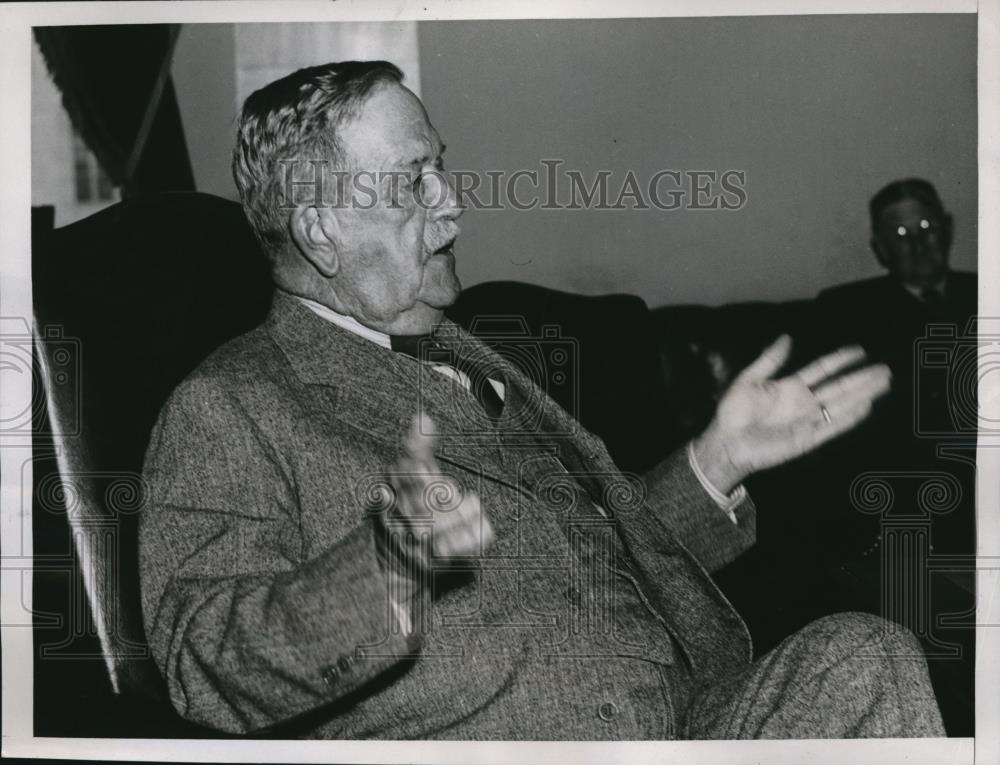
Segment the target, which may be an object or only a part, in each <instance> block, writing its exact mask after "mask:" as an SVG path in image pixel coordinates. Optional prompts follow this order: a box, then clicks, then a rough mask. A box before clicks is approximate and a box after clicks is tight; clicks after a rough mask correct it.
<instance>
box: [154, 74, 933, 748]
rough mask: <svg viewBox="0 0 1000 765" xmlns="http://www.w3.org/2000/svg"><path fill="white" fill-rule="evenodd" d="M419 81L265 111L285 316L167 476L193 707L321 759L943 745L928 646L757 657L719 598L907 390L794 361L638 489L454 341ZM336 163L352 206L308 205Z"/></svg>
mask: <svg viewBox="0 0 1000 765" xmlns="http://www.w3.org/2000/svg"><path fill="white" fill-rule="evenodd" d="M401 79H402V75H401V73H400V72H399V70H398V69H397V68H396V67H394V66H393V65H391V64H388V63H385V62H367V63H359V62H347V63H340V64H330V65H327V66H320V67H314V68H311V69H305V70H301V71H299V72H296V73H294V74H292V75H289V76H288V77H286V78H284V79H282V80H279V81H277V82H275V83H272V84H271V85H268V86H267V87H265V88H263V89H261V90H260V91H258V92H256V93H254V94H253V95H252V96H250V98H249V99H247V102H246V104H245V106H244V109H243V113H242V116H241V119H240V123H239V137H238V145H237V148H236V152H235V159H234V173H235V177H236V181H237V185H238V187H239V190H240V194H241V197H242V200H243V203H244V206H245V208H246V211H247V214H248V217H249V219H250V221H251V224H252V225H253V227H254V229H255V231H256V233H257V234H258V236H259V238H260V241H261V242H262V244H263V246H264V248H265V249H266V251H267V253H268V255H269V256H270V258H271V260H272V263H273V273H274V282H275V287H276V291H275V297H274V303H273V308H272V311H271V313H270V316H269V318H268V319H267V320H266V322H265V323H264V324H263V325H262V326H260V327H259V328H257V329H255V330H253V331H252V332H250V333H248V334H247V335H245V336H243V337H240V338H237V339H236V340H234V341H232V342H231V343H229V344H227V345H226V346H224V347H223V348H221V349H219V350H218V351H217V352H216V353H214V354H213V355H212V356H211V357H210V358H209V359H208V360H206V361H205V362H204V363H203V364H202V365H201V366H200V367H199V368H198V369H197V370H196V371H195V372H194V373H193V374H192V375H191V376H190V377H189V378H188V379H187V380H186V381H185V382H184V383H182V384H181V385H180V386H179V387H178V389H177V390H176V391H175V392H174V394H173V395H172V397H171V398H170V400H169V402H168V404H167V405H166V407H165V408H164V411H163V412H162V414H161V417H160V420H159V422H158V425H157V427H156V430H155V432H154V434H153V438H152V441H151V444H150V447H149V452H148V454H147V460H146V475H147V479H148V481H149V484H150V487H151V488H150V491H151V495H150V502H149V504H148V506H147V509H146V510H145V515H144V517H143V519H142V526H141V558H142V575H143V582H142V584H143V599H144V613H145V620H146V626H147V632H148V635H149V638H150V643H151V646H152V650H153V653H154V655H155V657H156V659H157V661H158V662H159V665H160V667H161V669H162V671H163V674H164V676H165V677H166V680H167V684H168V686H169V690H170V695H171V699H172V701H173V703H174V705H175V707H176V708H177V709H178V711H179V712H180V713H181V714H182V715H184V716H185V717H187V718H189V719H191V720H194V721H197V722H200V723H203V724H205V725H209V726H213V727H216V728H219V729H222V730H225V731H231V732H239V733H249V734H253V733H259V732H261V731H265V730H266V731H267V732H268V733H270V734H274V733H280V734H283V735H286V736H291V735H302V736H310V737H322V738H368V737H379V738H390V739H401V738H464V739H637V738H654V739H663V738H739V737H806V736H824V737H837V736H934V735H940V734H941V732H942V730H941V723H940V718H939V715H938V711H937V707H936V705H935V701H934V698H933V695H932V693H931V690H930V687H929V684H928V680H927V672H926V667H925V664H924V661H923V659H922V658H921V657H920V650H919V646H918V645H917V644H916V643H915V642H914V641H913V639H912V638H911V637H910V636H909V635H908V634H906V633H903V632H900V631H899V630H896V629H893V628H892V626H891V625H888V624H887V623H884V622H882V621H880V620H878V619H876V618H874V617H867V616H863V615H859V614H849V615H842V616H839V617H836V618H829V619H824V620H822V621H819V622H816V623H814V624H812V625H810V626H809V627H808V628H806V629H805V630H803V631H802V632H800V633H798V634H796V635H794V636H792V637H790V638H789V639H788V640H787V641H785V642H784V643H783V644H782V645H781V646H779V647H778V648H776V649H775V650H774V651H772V652H771V653H769V654H767V655H765V656H763V657H760V658H758V659H757V660H756V661H751V647H750V643H749V638H748V635H747V632H746V629H745V627H744V625H743V623H742V621H741V620H740V618H739V616H738V615H737V614H736V613H735V612H734V611H733V609H732V607H731V606H730V605H729V603H728V602H727V601H726V600H725V598H723V597H722V595H721V594H720V593H719V591H718V590H717V589H716V588H715V586H714V585H713V583H712V580H711V579H710V578H709V572H710V571H712V570H714V569H717V568H719V567H720V566H722V565H724V564H725V563H727V562H728V561H730V560H731V559H733V558H734V557H735V556H737V555H738V554H739V553H740V552H741V551H743V550H745V549H746V548H747V547H748V546H749V545H751V544H752V543H753V541H754V525H755V520H754V519H755V510H754V507H753V505H752V503H751V501H750V499H749V497H747V496H746V492H745V491H744V490H743V489H742V486H741V482H742V480H743V479H744V478H745V477H746V476H747V475H749V474H750V473H752V472H754V471H756V470H760V469H763V468H767V467H769V466H773V465H776V464H779V463H781V462H783V461H785V460H787V459H789V458H792V457H794V456H796V455H799V454H801V453H803V452H806V451H808V450H810V449H812V448H814V447H815V446H816V445H818V444H820V443H822V442H824V441H826V440H828V439H830V438H832V437H833V436H835V435H836V434H838V433H840V432H843V431H845V430H847V429H849V428H851V427H852V426H853V425H854V424H856V423H857V422H859V421H860V420H861V419H862V418H864V417H865V415H866V413H867V412H868V411H869V408H870V406H871V402H872V400H873V399H874V398H875V397H877V396H879V395H881V394H882V393H883V392H885V390H886V389H887V387H888V384H889V375H888V371H887V370H886V369H885V368H884V367H866V368H860V369H858V368H856V367H857V365H858V363H859V362H860V361H861V359H862V352H861V351H860V349H848V350H844V351H840V352H838V353H835V354H832V355H830V356H827V357H825V358H823V359H821V360H819V361H817V362H815V363H814V364H812V365H810V366H807V367H806V368H804V369H803V370H801V371H800V372H799V373H797V374H796V375H795V376H793V377H789V378H785V379H776V378H775V374H776V373H777V371H778V370H779V368H780V367H781V366H782V363H783V361H784V359H785V358H786V357H787V354H788V352H789V343H788V340H787V339H786V338H785V339H781V340H779V341H778V342H777V343H776V344H775V345H774V346H773V347H772V348H771V349H769V350H768V351H767V352H766V353H765V354H763V355H762V356H761V357H760V359H758V360H757V361H756V362H755V363H754V364H753V365H751V366H750V367H749V368H748V369H747V370H745V371H744V372H743V374H742V375H741V376H740V377H739V378H738V379H737V381H736V382H735V383H734V385H733V386H732V388H731V390H730V391H729V392H728V394H727V395H726V396H725V398H724V399H723V400H722V402H721V403H720V406H719V410H718V414H717V416H716V418H715V420H714V421H713V422H712V424H711V425H710V426H709V428H708V429H707V430H706V432H705V433H703V434H702V435H701V436H700V437H699V438H697V439H696V440H695V441H694V442H693V443H691V444H690V445H689V446H688V447H687V448H686V449H683V450H681V451H680V452H679V453H678V454H676V455H673V456H672V457H670V458H668V459H667V460H666V461H665V462H664V463H663V464H661V465H659V466H657V467H656V468H655V469H653V470H652V471H651V472H650V473H649V474H647V475H645V476H643V477H641V479H640V478H639V477H637V476H624V475H622V474H621V473H620V472H619V471H618V470H617V468H616V467H615V465H614V464H613V463H612V461H611V459H610V458H609V456H608V454H607V452H606V450H605V449H604V446H603V444H602V443H601V441H600V440H599V439H597V438H595V437H594V436H592V435H591V434H589V433H587V432H585V431H583V430H582V429H581V428H580V427H579V426H578V424H577V423H575V422H574V421H573V420H572V418H571V417H570V416H569V415H568V414H567V413H566V412H564V411H562V410H561V409H560V408H559V407H558V406H556V405H555V404H554V402H552V401H551V399H549V398H548V397H547V396H545V394H544V393H543V392H542V391H541V390H540V389H539V388H538V387H537V386H536V385H534V384H533V383H532V381H531V380H529V379H528V378H527V377H525V375H524V374H523V373H522V371H520V370H519V369H517V368H516V367H515V366H513V365H512V364H510V363H509V362H508V361H507V360H505V359H504V358H502V357H500V356H498V355H496V354H494V353H492V352H490V351H489V350H487V349H486V348H485V347H484V346H483V345H481V344H480V343H479V342H478V341H476V340H475V339H474V338H472V337H469V336H468V335H466V334H465V333H464V332H462V331H461V330H459V329H458V328H457V327H456V326H455V325H453V324H451V323H450V322H448V321H446V320H444V319H443V316H442V311H443V309H444V308H445V307H447V306H448V305H449V304H450V303H451V302H452V301H454V300H455V298H456V296H457V295H458V292H459V282H458V279H457V277H456V275H455V254H454V244H455V239H456V237H457V235H458V218H459V216H460V215H461V212H462V209H461V207H460V206H459V204H458V201H457V199H456V197H455V193H454V190H453V189H452V188H451V186H450V185H449V184H448V182H447V180H446V178H445V177H444V175H443V173H442V164H441V154H442V152H443V150H444V147H443V145H442V143H441V139H440V137H439V136H438V133H437V131H436V130H435V129H434V128H433V127H432V126H431V124H430V122H429V120H428V118H427V114H426V113H425V111H424V109H423V106H422V105H421V103H420V101H419V100H418V99H417V98H416V96H414V95H413V93H411V92H410V91H409V90H407V89H406V88H405V87H404V86H403V85H402V84H401ZM314 160H322V161H323V162H329V163H330V164H331V165H332V166H334V167H335V170H336V171H337V173H338V174H339V175H337V177H339V178H341V179H342V178H344V177H350V178H351V179H352V182H351V183H337V184H333V185H334V186H335V188H333V189H332V190H330V199H325V198H324V199H320V198H319V197H318V196H317V197H315V198H313V199H312V200H311V201H308V200H307V201H300V202H296V203H295V204H289V200H288V199H287V198H286V194H285V192H286V191H287V189H288V187H289V184H288V183H286V181H287V180H288V178H287V175H286V174H285V173H286V169H287V167H288V166H289V163H290V162H291V163H292V164H295V163H296V162H298V163H310V162H313V161H314ZM320 164H321V163H319V162H314V163H313V164H312V165H311V166H312V167H313V168H316V167H318V166H319V165H320ZM362 176H364V178H365V179H366V180H365V182H364V183H360V184H358V183H354V182H353V180H356V179H357V178H359V177H362ZM331 177H332V176H331ZM404 179H405V181H404ZM358 189H361V190H362V191H371V190H372V189H374V191H375V193H361V194H356V193H354V192H355V191H357V190H358ZM320 191H321V192H322V194H321V195H319V196H323V197H325V196H326V195H327V190H326V189H320ZM852 367H853V368H854V370H853V371H849V368H852ZM418 412H419V414H418Z"/></svg>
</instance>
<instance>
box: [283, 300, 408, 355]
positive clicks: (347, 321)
mask: <svg viewBox="0 0 1000 765" xmlns="http://www.w3.org/2000/svg"><path fill="white" fill-rule="evenodd" d="M292 297H294V298H295V299H296V300H298V301H299V302H300V303H302V305H304V306H305V307H306V308H308V309H309V310H310V311H312V312H313V313H314V314H316V315H317V316H319V317H320V318H321V319H326V320H327V321H328V322H330V323H331V324H336V325H337V326H338V327H341V328H343V329H346V330H347V331H348V332H353V333H354V334H355V335H358V336H359V337H363V338H364V339H365V340H369V341H371V342H373V343H375V344H376V345H380V346H382V347H383V348H387V349H389V350H392V343H391V342H390V340H389V336H388V335H387V334H385V333H384V332H379V331H378V330H377V329H372V328H371V327H366V326H365V325H364V324H362V323H361V322H359V321H358V320H357V319H355V318H353V317H351V316H345V315H344V314H342V313H337V312H336V311H334V310H333V309H332V308H327V307H326V306H325V305H323V304H322V303H317V302H316V301H315V300H310V299H309V298H304V297H299V296H298V295H292Z"/></svg>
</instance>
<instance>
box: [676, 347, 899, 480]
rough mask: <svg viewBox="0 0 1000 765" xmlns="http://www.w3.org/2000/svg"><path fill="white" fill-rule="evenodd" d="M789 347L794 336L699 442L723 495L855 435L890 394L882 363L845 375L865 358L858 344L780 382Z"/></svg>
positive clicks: (733, 390) (757, 366)
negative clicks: (874, 406) (838, 438)
mask: <svg viewBox="0 0 1000 765" xmlns="http://www.w3.org/2000/svg"><path fill="white" fill-rule="evenodd" d="M791 348H792V341H791V338H789V337H788V335H782V336H781V337H779V338H778V339H777V340H776V341H775V342H774V343H773V344H772V345H771V346H770V347H769V348H768V349H767V350H765V351H764V352H763V353H762V354H761V355H760V356H759V357H758V358H757V359H756V360H755V361H754V362H753V363H752V364H750V366H748V367H747V368H746V369H744V370H743V372H741V373H740V374H739V376H737V377H736V379H735V380H734V381H733V383H732V385H731V386H730V388H729V390H727V391H726V394H725V395H724V396H723V398H722V400H721V401H720V402H719V406H718V409H717V410H716V414H715V418H714V419H713V420H712V423H711V424H710V425H709V427H708V428H707V429H706V431H705V433H703V434H702V435H701V436H700V437H699V439H698V440H696V442H695V454H696V457H697V458H698V463H699V465H701V467H702V470H704V471H705V474H706V476H707V477H708V478H709V480H710V481H712V482H713V483H714V484H715V485H716V486H718V487H719V489H720V490H722V491H727V492H728V491H729V490H730V489H732V488H733V487H734V486H736V484H738V483H739V482H740V481H742V480H743V479H744V478H746V477H747V476H749V475H751V474H752V473H756V472H758V471H760V470H765V469H767V468H770V467H774V466H776V465H780V464H782V463H783V462H787V461H788V460H791V459H794V458H795V457H798V456H801V455H803V454H806V453H807V452H810V451H812V450H813V449H815V448H816V447H818V446H820V445H821V444H823V443H826V442H827V441H829V440H830V439H831V438H833V437H835V436H837V435H839V434H841V433H843V432H845V431H847V430H850V429H851V428H853V427H854V426H855V425H857V424H858V423H859V422H861V420H863V419H864V418H865V417H867V416H868V414H869V413H870V412H871V407H872V404H873V402H874V401H875V399H877V398H878V397H879V396H882V395H884V394H885V393H887V392H888V390H889V384H890V381H891V374H890V373H889V368H888V367H886V366H885V365H884V364H873V365H868V366H864V367H861V368H858V369H855V370H853V371H851V372H848V373H847V374H841V373H842V372H843V371H844V370H846V369H848V368H850V367H852V366H855V365H857V364H858V363H859V362H861V361H863V360H864V358H865V353H864V351H863V350H862V349H861V348H859V347H850V348H842V349H841V350H838V351H835V352H834V353H831V354H829V355H827V356H823V357H822V358H820V359H817V360H816V361H814V362H812V363H811V364H809V365H808V366H806V367H803V368H802V369H801V370H799V371H798V372H796V373H795V374H792V375H789V376H787V377H783V378H780V379H775V377H774V375H776V374H777V372H778V370H780V369H781V367H782V366H783V365H784V364H785V362H786V361H787V360H788V356H789V354H790V352H791Z"/></svg>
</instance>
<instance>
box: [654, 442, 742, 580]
mask: <svg viewBox="0 0 1000 765" xmlns="http://www.w3.org/2000/svg"><path fill="white" fill-rule="evenodd" d="M644 480H645V484H646V491H647V503H648V504H649V506H650V507H651V508H652V510H653V512H654V513H655V514H656V516H657V518H658V519H659V521H660V523H662V524H663V525H664V526H666V527H667V528H668V529H669V530H670V532H671V533H672V534H673V535H674V536H675V537H676V538H677V539H678V540H679V541H680V542H681V544H683V545H684V546H685V547H686V548H687V549H688V550H689V551H690V552H691V554H692V555H694V556H695V558H697V559H698V562H699V563H701V565H702V566H704V567H705V569H706V570H708V571H709V572H713V571H718V570H719V569H720V568H722V567H723V566H725V565H726V564H728V563H731V562H732V561H733V560H735V559H736V558H737V557H739V556H740V555H742V554H743V553H744V552H746V551H747V550H748V549H749V548H750V547H752V546H753V545H754V543H755V542H756V540H757V512H756V509H755V508H754V504H753V501H752V500H751V499H750V497H749V496H747V497H746V498H744V500H743V501H742V502H740V503H739V504H738V505H736V506H735V507H733V508H731V509H732V512H733V514H734V515H735V516H736V523H733V521H732V520H731V519H730V517H729V515H727V514H726V512H725V511H724V510H723V509H722V508H720V507H719V505H718V504H717V503H716V501H715V500H714V499H713V498H712V497H711V495H709V493H708V492H707V491H706V490H705V487H704V486H702V484H701V482H700V481H699V480H698V477H697V476H696V475H695V474H694V471H693V470H692V469H691V465H690V463H689V462H688V456H687V449H686V448H685V449H678V450H677V451H676V452H674V453H673V454H671V455H670V456H669V457H667V458H666V459H665V460H663V462H661V463H660V464H658V465H656V466H655V467H654V468H653V469H652V470H650V471H649V472H648V473H646V475H645V476H644Z"/></svg>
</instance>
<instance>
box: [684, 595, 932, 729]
mask: <svg viewBox="0 0 1000 765" xmlns="http://www.w3.org/2000/svg"><path fill="white" fill-rule="evenodd" d="M674 690H675V699H676V697H677V693H678V692H683V689H681V688H678V687H676V686H675V689H674ZM683 703H684V705H685V706H686V709H685V712H684V714H683V719H682V720H679V721H678V727H679V729H680V730H681V731H682V732H681V737H682V738H690V739H751V738H774V739H786V738H917V737H928V736H944V735H945V732H944V725H943V723H942V722H941V715H940V713H939V711H938V707H937V702H936V701H935V698H934V692H933V690H932V689H931V683H930V677H929V676H928V673H927V664H926V660H925V659H924V654H923V650H922V649H921V646H920V643H919V642H918V641H917V639H916V638H915V637H914V636H913V635H912V634H911V633H910V632H908V631H907V630H905V629H904V628H902V627H900V626H899V625H896V624H894V623H892V622H888V621H886V620H884V619H881V618H879V617H877V616H872V615H870V614H864V613H842V614H836V615H834V616H826V617H823V618H822V619H817V620H816V621H814V622H812V623H811V624H809V625H807V626H806V627H804V628H803V629H801V630H799V631H798V632H796V633H795V634H793V635H791V636H790V637H788V638H786V639H785V640H784V642H782V643H781V644H780V645H778V646H777V647H776V648H774V649H773V650H772V651H769V652H768V653H767V654H765V655H764V656H762V657H760V658H759V659H757V660H756V661H754V662H753V663H752V664H751V665H750V666H749V667H747V668H746V669H745V670H743V671H742V672H739V673H737V674H735V675H733V676H732V677H731V678H729V679H727V680H725V681H723V682H722V683H716V684H714V685H713V686H711V687H708V688H696V689H690V688H689V689H688V696H687V698H686V700H685V702H683Z"/></svg>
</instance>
